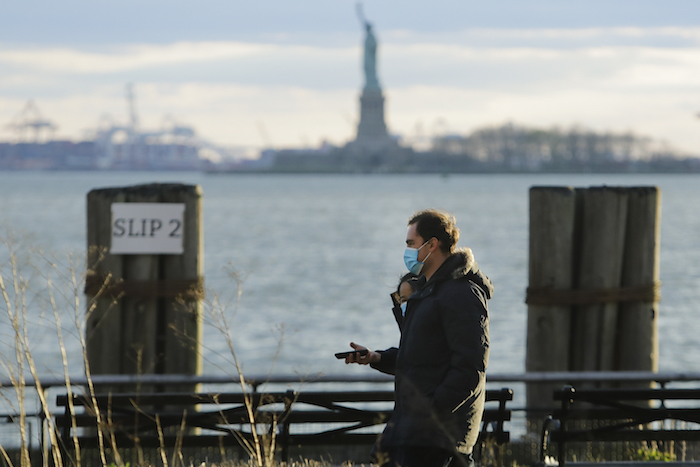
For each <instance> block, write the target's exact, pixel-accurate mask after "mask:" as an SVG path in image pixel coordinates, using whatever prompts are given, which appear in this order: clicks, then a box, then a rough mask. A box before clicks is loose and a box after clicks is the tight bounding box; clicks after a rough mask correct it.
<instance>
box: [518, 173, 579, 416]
mask: <svg viewBox="0 0 700 467" xmlns="http://www.w3.org/2000/svg"><path fill="white" fill-rule="evenodd" d="M575 219H576V192H575V191H574V189H573V188H571V187H532V188H531V189H530V253H529V254H530V262H529V274H528V276H529V286H530V288H531V289H541V290H564V291H567V290H569V289H571V288H572V287H573V285H574V284H573V270H574V267H573V260H574V225H575ZM570 329H571V307H570V306H566V305H546V304H529V305H528V320H527V356H526V361H525V368H526V371H528V372H540V371H567V370H568V369H569V352H570V349H569V345H570V333H571V331H570ZM557 386H558V385H557V384H556V383H555V384H535V383H531V384H528V385H527V404H528V407H537V408H543V409H544V408H550V407H552V406H553V401H552V392H553V391H554V389H556V388H557Z"/></svg>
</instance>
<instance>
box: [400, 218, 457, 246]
mask: <svg viewBox="0 0 700 467" xmlns="http://www.w3.org/2000/svg"><path fill="white" fill-rule="evenodd" d="M413 224H416V232H417V233H418V235H420V236H421V238H422V239H423V240H425V241H426V242H427V241H428V240H430V239H431V238H433V237H435V238H437V239H438V240H439V241H440V250H442V251H443V252H444V253H450V254H452V253H454V251H455V245H457V241H458V240H459V229H458V228H457V225H456V221H455V216H453V215H452V214H450V213H448V212H445V211H438V210H437V209H425V210H423V211H418V212H416V213H415V214H413V216H411V218H410V219H409V220H408V225H413Z"/></svg>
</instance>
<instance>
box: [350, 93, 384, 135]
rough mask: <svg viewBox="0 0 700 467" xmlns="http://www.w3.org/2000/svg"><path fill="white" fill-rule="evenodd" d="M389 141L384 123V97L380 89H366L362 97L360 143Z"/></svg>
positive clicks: (358, 132)
mask: <svg viewBox="0 0 700 467" xmlns="http://www.w3.org/2000/svg"><path fill="white" fill-rule="evenodd" d="M386 139H389V133H388V132H387V130H386V123H385V122H384V96H383V95H382V90H381V89H380V88H375V89H372V88H369V89H368V88H365V89H364V90H363V91H362V95H361V96H360V124H359V125H358V126H357V139H356V141H357V142H358V143H365V142H367V143H370V142H371V141H373V140H380V141H384V140H386Z"/></svg>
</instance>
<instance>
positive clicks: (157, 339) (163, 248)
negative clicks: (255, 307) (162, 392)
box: [85, 184, 204, 390]
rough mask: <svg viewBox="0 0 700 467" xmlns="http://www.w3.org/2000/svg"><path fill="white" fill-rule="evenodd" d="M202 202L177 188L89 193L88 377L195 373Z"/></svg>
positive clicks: (191, 188) (193, 192) (191, 190)
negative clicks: (89, 374) (89, 373)
mask: <svg viewBox="0 0 700 467" xmlns="http://www.w3.org/2000/svg"><path fill="white" fill-rule="evenodd" d="M201 199H202V192H201V188H200V187H199V186H195V185H183V184H149V185H137V186H130V187H122V188H104V189H96V190H92V191H91V192H90V193H88V196H87V206H88V208H87V211H88V212H87V215H88V222H87V230H88V235H87V236H88V265H87V266H88V273H87V278H86V287H85V291H86V294H87V295H88V297H89V308H88V316H87V329H86V342H87V349H86V350H87V360H88V363H89V365H90V372H91V374H93V375H97V374H165V373H170V374H185V375H195V374H199V373H201V335H202V321H201V320H202V298H203V297H202V295H203V278H202V272H203V258H204V255H203V236H202V223H201V216H202V208H201ZM101 389H102V390H117V389H118V388H115V387H111V388H101ZM169 389H171V390H173V388H172V387H171V388H169ZM179 389H186V390H187V389H194V387H191V386H190V387H188V388H182V387H181V388H179Z"/></svg>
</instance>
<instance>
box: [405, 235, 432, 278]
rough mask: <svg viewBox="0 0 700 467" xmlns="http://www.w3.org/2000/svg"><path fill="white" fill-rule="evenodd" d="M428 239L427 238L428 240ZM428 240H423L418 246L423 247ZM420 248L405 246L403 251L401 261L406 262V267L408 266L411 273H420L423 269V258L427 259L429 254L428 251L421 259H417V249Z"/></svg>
mask: <svg viewBox="0 0 700 467" xmlns="http://www.w3.org/2000/svg"><path fill="white" fill-rule="evenodd" d="M429 241H430V240H428V242H429ZM428 242H425V243H424V244H422V245H421V246H420V248H423V247H424V246H425V245H427V244H428ZM420 248H411V247H406V250H405V251H404V252H403V262H404V264H406V267H407V268H408V270H409V271H411V272H412V273H413V274H416V275H418V274H420V272H421V271H422V270H423V265H424V264H425V260H426V259H428V256H430V253H432V251H431V252H430V253H428V256H426V257H425V258H424V259H423V261H418V251H419V250H420Z"/></svg>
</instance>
